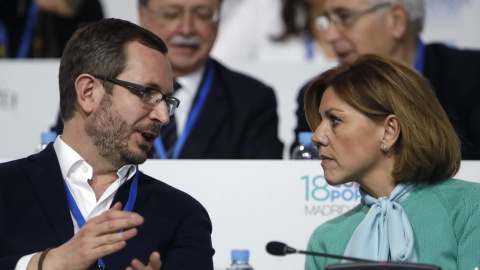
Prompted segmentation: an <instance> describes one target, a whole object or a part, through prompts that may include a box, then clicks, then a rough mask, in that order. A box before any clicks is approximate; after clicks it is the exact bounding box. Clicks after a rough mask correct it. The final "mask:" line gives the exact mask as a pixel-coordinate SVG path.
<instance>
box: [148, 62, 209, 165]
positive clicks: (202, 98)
mask: <svg viewBox="0 0 480 270" xmlns="http://www.w3.org/2000/svg"><path fill="white" fill-rule="evenodd" d="M214 75H215V72H214V68H213V61H211V60H210V61H209V62H208V66H207V75H206V77H205V81H204V82H203V84H202V85H201V86H200V91H199V92H198V99H197V101H196V102H195V104H193V107H192V110H191V111H190V115H189V116H188V119H187V123H186V124H185V128H184V129H183V132H182V134H181V135H180V137H179V138H178V139H177V142H176V143H175V149H174V151H173V156H172V159H178V157H179V156H180V152H182V148H183V145H184V144H185V142H186V141H187V138H188V136H189V135H190V133H191V132H192V129H193V127H194V126H195V123H196V122H197V119H198V117H199V115H200V112H201V111H202V109H203V106H204V105H205V102H206V101H207V97H208V93H210V89H211V88H212V87H211V86H212V82H213V77H214ZM153 147H154V148H155V151H156V152H157V155H158V157H159V158H161V159H167V154H166V152H165V147H164V146H163V142H162V139H161V138H160V137H158V138H157V139H156V140H155V141H154V142H153Z"/></svg>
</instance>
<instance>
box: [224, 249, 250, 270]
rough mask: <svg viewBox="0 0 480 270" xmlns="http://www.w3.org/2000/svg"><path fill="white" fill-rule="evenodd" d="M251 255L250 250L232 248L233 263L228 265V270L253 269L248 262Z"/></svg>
mask: <svg viewBox="0 0 480 270" xmlns="http://www.w3.org/2000/svg"><path fill="white" fill-rule="evenodd" d="M249 255H250V252H249V251H248V250H244V249H241V250H240V249H234V250H232V264H230V265H229V266H228V267H227V270H253V267H251V266H250V265H249V264H248V257H249Z"/></svg>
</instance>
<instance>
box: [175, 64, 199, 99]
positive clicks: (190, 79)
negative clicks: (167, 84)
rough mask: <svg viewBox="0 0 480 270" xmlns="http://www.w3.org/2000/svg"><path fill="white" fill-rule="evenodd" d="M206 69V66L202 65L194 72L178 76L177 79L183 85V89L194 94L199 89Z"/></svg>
mask: <svg viewBox="0 0 480 270" xmlns="http://www.w3.org/2000/svg"><path fill="white" fill-rule="evenodd" d="M204 71H205V67H202V68H200V69H199V70H197V71H195V72H193V73H190V74H187V75H185V76H181V77H177V78H175V79H176V80H177V82H178V83H180V85H181V86H182V87H181V89H182V90H185V91H187V92H188V94H189V95H192V96H194V95H195V94H196V93H197V91H198V88H199V85H200V83H201V82H202V78H203V73H204Z"/></svg>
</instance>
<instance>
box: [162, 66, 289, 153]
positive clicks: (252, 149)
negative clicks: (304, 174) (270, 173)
mask: <svg viewBox="0 0 480 270" xmlns="http://www.w3.org/2000/svg"><path fill="white" fill-rule="evenodd" d="M211 61H213V62H214V65H213V66H214V70H215V77H214V78H213V82H212V88H211V90H210V93H209V95H208V98H207V101H206V102H205V106H204V107H203V110H202V112H201V113H200V115H199V118H198V120H197V123H196V124H195V126H194V128H193V130H192V132H191V133H190V136H189V137H188V139H187V141H186V142H185V145H184V147H183V150H182V152H181V153H180V158H182V159H280V158H282V151H283V143H281V142H280V140H279V139H278V116H277V101H276V99H275V94H274V92H273V90H272V89H271V88H270V87H267V86H265V85H264V84H263V83H261V82H259V81H257V80H255V79H252V78H251V77H248V76H245V75H243V74H240V73H237V72H233V71H231V70H229V69H227V68H226V67H225V66H223V65H222V64H220V63H218V62H217V61H215V60H211ZM204 79H205V76H204ZM182 109H186V110H190V108H181V107H180V108H179V110H182ZM160 132H161V131H160Z"/></svg>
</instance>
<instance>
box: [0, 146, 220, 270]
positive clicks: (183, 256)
mask: <svg viewBox="0 0 480 270" xmlns="http://www.w3.org/2000/svg"><path fill="white" fill-rule="evenodd" d="M0 174H1V175H2V179H1V180H0V217H1V218H0V243H2V245H1V246H0V269H14V268H15V265H16V263H17V262H18V260H19V259H20V258H21V257H22V256H24V255H27V254H31V253H34V252H38V251H40V250H44V249H46V248H48V247H58V246H60V245H61V244H63V243H65V242H67V241H68V240H69V239H70V238H72V237H73V233H74V231H73V222H72V218H71V216H70V210H69V208H68V203H67V195H66V191H65V187H64V184H63V182H62V181H63V179H62V174H61V171H60V166H59V164H58V160H57V156H56V154H55V150H54V148H53V144H50V145H49V146H48V147H47V148H46V149H45V150H43V151H42V152H40V153H39V154H36V155H32V156H30V157H27V158H24V159H20V160H17V161H12V162H8V163H3V164H0ZM131 182H132V181H130V180H129V181H126V182H125V183H124V184H123V185H122V186H121V187H120V188H119V190H118V191H117V193H116V194H115V198H114V202H113V203H115V202H117V201H120V202H122V205H123V206H125V204H126V202H127V200H128V193H129V190H130V185H131ZM133 211H134V212H136V213H139V214H140V215H142V216H143V217H144V218H145V223H144V224H143V225H141V226H139V227H138V234H137V236H135V237H134V238H133V239H131V240H129V241H127V246H126V247H125V248H124V249H122V250H120V251H118V252H116V253H113V254H112V255H109V256H106V257H104V258H103V259H104V262H105V264H106V266H107V267H108V269H125V268H126V267H127V266H129V265H130V262H131V260H132V259H133V258H138V259H140V260H141V261H142V262H143V263H146V262H148V256H150V253H151V252H153V251H154V250H157V251H159V252H160V254H161V259H162V266H163V267H162V269H164V270H165V269H172V270H178V269H209V270H212V269H213V262H212V256H213V254H214V250H213V248H212V244H211V238H210V234H211V230H212V225H211V221H210V218H209V216H208V213H207V212H206V210H205V209H204V208H203V206H202V205H201V204H200V203H199V202H198V201H196V200H195V199H193V198H192V197H190V196H189V195H187V194H186V193H183V192H181V191H179V190H177V189H175V188H173V187H171V186H169V185H167V184H165V183H162V182H160V181H158V180H155V179H153V178H151V177H149V176H147V175H145V174H143V173H140V174H139V182H138V194H137V199H136V202H135V206H134V208H133ZM91 269H96V268H92V267H91Z"/></svg>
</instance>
